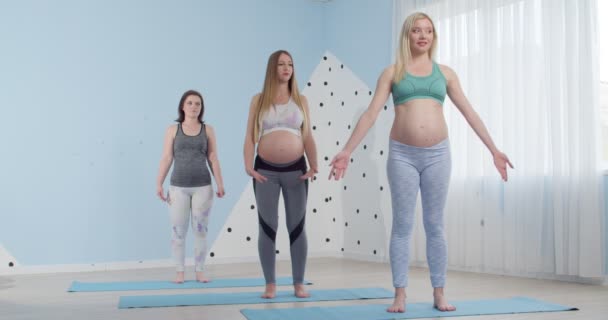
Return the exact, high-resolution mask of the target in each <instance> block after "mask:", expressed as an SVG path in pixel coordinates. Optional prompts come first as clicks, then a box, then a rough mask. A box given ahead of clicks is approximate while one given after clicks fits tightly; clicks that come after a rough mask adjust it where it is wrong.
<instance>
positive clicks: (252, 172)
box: [247, 168, 268, 183]
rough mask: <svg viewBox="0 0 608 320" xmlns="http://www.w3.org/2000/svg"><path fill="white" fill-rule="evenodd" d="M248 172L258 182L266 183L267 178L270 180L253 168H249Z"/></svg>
mask: <svg viewBox="0 0 608 320" xmlns="http://www.w3.org/2000/svg"><path fill="white" fill-rule="evenodd" d="M247 174H248V175H249V176H251V177H252V178H254V179H255V181H257V182H258V183H264V182H266V180H268V178H266V177H264V176H263V175H261V174H259V173H258V172H257V171H255V170H254V169H253V168H250V169H247Z"/></svg>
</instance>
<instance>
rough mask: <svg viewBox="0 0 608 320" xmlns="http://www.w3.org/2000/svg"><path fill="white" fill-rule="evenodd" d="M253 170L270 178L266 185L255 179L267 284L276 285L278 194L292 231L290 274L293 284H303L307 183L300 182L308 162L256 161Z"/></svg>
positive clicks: (260, 245) (302, 160)
mask: <svg viewBox="0 0 608 320" xmlns="http://www.w3.org/2000/svg"><path fill="white" fill-rule="evenodd" d="M254 169H255V170H256V171H258V172H259V173H260V174H261V175H263V176H265V177H266V178H268V180H267V181H266V182H263V183H258V182H256V181H255V180H253V188H254V189H253V190H254V192H255V200H256V203H257V205H258V220H259V224H260V227H259V230H260V231H259V234H258V251H259V254H260V262H261V263H262V269H263V271H264V278H265V279H266V283H275V281H276V279H275V260H276V252H275V250H276V245H275V240H276V234H277V228H278V224H279V222H278V219H279V192H280V191H282V192H283V199H284V200H285V220H286V222H287V231H289V242H290V246H289V249H290V253H291V271H292V275H293V283H294V284H301V283H303V282H304V270H305V269H306V256H307V254H308V242H307V241H306V232H305V228H304V225H305V217H306V200H307V199H308V181H307V180H302V179H300V176H302V175H303V174H304V173H306V159H305V158H304V157H302V158H300V159H299V160H296V161H294V162H291V163H286V164H276V163H271V162H268V161H265V160H262V158H260V157H259V156H258V157H257V158H256V160H255V165H254Z"/></svg>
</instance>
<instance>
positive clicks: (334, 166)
mask: <svg viewBox="0 0 608 320" xmlns="http://www.w3.org/2000/svg"><path fill="white" fill-rule="evenodd" d="M349 160H350V152H348V151H345V150H342V151H340V152H339V153H338V154H337V155H336V156H335V157H334V158H333V159H332V160H331V163H330V164H329V165H330V166H331V170H329V177H327V179H329V180H331V177H332V176H333V177H334V180H336V181H338V180H340V179H341V178H343V177H344V175H345V174H346V168H347V167H348V161H349Z"/></svg>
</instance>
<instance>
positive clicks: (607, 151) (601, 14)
mask: <svg viewBox="0 0 608 320" xmlns="http://www.w3.org/2000/svg"><path fill="white" fill-rule="evenodd" d="M597 6H598V10H597V14H598V19H597V21H598V39H599V42H600V43H599V47H600V56H599V64H600V85H599V87H600V119H601V130H602V131H601V133H602V136H601V139H602V160H603V161H604V168H605V169H608V21H607V20H608V2H606V1H598V2H597Z"/></svg>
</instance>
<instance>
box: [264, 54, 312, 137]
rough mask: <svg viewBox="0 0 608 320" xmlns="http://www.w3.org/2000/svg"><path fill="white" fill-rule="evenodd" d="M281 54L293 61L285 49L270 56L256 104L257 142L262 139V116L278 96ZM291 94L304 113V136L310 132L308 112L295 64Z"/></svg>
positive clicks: (290, 86)
mask: <svg viewBox="0 0 608 320" xmlns="http://www.w3.org/2000/svg"><path fill="white" fill-rule="evenodd" d="M281 54H285V55H287V56H289V58H290V59H291V60H292V62H293V58H292V57H291V54H289V52H287V51H285V50H278V51H275V52H273V53H272V54H271V55H270V57H269V58H268V64H267V66H266V78H265V79H264V88H262V92H261V93H260V96H259V98H258V102H257V105H256V106H255V113H254V117H253V119H254V120H255V123H254V126H253V138H254V139H255V141H256V142H257V141H258V140H259V139H260V127H261V123H260V122H261V120H262V116H263V115H264V114H265V113H266V112H268V110H270V107H271V106H272V104H273V100H274V98H275V97H276V96H277V92H278V87H279V86H278V84H279V77H278V73H279V72H278V65H279V57H280V56H281ZM288 87H289V94H290V95H291V99H293V101H294V102H295V104H296V105H297V106H298V107H299V108H300V111H302V114H303V115H304V121H303V122H302V127H301V130H302V137H304V136H306V135H307V134H308V114H307V113H306V110H305V109H304V107H303V106H302V99H301V98H300V90H299V89H298V82H297V81H296V68H295V65H294V67H293V72H292V74H291V79H289V83H288Z"/></svg>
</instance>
